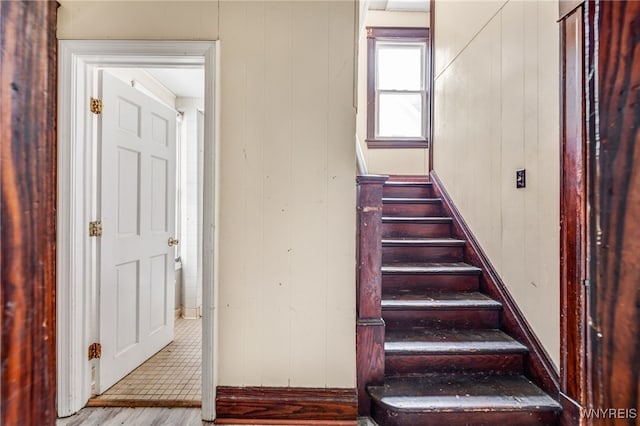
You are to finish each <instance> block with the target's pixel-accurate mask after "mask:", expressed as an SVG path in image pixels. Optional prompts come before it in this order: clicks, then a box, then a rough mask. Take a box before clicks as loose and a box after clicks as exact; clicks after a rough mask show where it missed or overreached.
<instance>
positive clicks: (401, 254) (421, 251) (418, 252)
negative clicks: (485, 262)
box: [382, 246, 464, 264]
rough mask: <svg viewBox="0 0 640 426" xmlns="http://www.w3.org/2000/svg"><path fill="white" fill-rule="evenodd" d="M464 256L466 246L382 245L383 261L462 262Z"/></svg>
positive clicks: (385, 262)
mask: <svg viewBox="0 0 640 426" xmlns="http://www.w3.org/2000/svg"><path fill="white" fill-rule="evenodd" d="M463 258H464V247H462V246H458V247H451V246H444V247H438V246H431V247H429V246H426V247H420V246H414V247H406V246H405V247H393V246H383V247H382V263H383V264H389V263H403V262H461V261H462V260H463Z"/></svg>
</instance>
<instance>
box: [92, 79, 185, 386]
mask: <svg viewBox="0 0 640 426" xmlns="http://www.w3.org/2000/svg"><path fill="white" fill-rule="evenodd" d="M100 81H101V85H100V88H101V92H102V93H101V98H102V100H103V110H102V114H101V115H100V118H99V128H98V135H99V144H100V150H99V151H100V152H101V156H100V170H101V171H100V183H99V185H100V197H99V209H100V211H101V215H100V217H101V221H102V230H103V233H102V237H101V238H100V255H99V258H100V280H99V294H98V301H99V302H98V305H99V334H100V343H101V345H102V357H101V358H100V360H99V364H98V375H97V379H98V380H97V391H98V393H99V394H100V393H102V392H104V391H105V390H107V389H109V388H110V387H111V386H112V385H113V384H115V383H116V382H117V381H118V380H120V379H121V378H122V377H124V376H125V375H127V374H128V373H129V372H130V371H131V370H133V369H134V368H136V367H137V366H139V365H140V364H142V363H143V362H144V361H145V360H147V359H148V358H149V357H150V356H152V355H153V354H155V353H156V352H158V351H159V350H160V349H162V348H163V347H164V346H166V345H167V344H168V343H170V342H171V341H172V340H173V319H174V316H173V305H174V301H173V298H174V294H175V293H174V286H175V280H174V267H173V263H174V259H173V252H174V249H173V247H169V245H168V244H167V243H168V240H169V238H170V237H174V234H173V233H174V226H175V225H174V219H175V218H174V215H175V179H174V175H175V114H174V112H173V111H172V110H171V109H170V108H167V107H166V106H164V105H163V104H161V103H159V102H157V101H156V100H154V99H151V98H149V97H148V96H146V95H144V94H143V93H141V92H139V91H137V90H136V89H134V88H132V87H130V86H128V85H127V84H125V83H124V82H122V81H120V80H118V79H117V78H115V77H114V76H112V75H110V74H109V73H107V72H105V71H102V72H101V75H100Z"/></svg>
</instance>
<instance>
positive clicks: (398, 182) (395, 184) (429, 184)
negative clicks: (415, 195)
mask: <svg viewBox="0 0 640 426" xmlns="http://www.w3.org/2000/svg"><path fill="white" fill-rule="evenodd" d="M384 186H388V187H398V186H410V187H418V188H422V187H429V188H430V187H432V186H433V183H432V182H413V181H401V180H388V181H386V182H385V183H384Z"/></svg>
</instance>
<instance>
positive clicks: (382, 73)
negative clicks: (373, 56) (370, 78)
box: [377, 43, 423, 90]
mask: <svg viewBox="0 0 640 426" xmlns="http://www.w3.org/2000/svg"><path fill="white" fill-rule="evenodd" d="M377 47H378V63H377V67H378V89H382V90H421V89H422V81H423V75H422V51H423V49H422V45H421V44H413V45H411V44H395V45H394V44H384V43H378V44H377Z"/></svg>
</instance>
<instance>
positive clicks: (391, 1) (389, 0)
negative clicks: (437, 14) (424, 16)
mask: <svg viewBox="0 0 640 426" xmlns="http://www.w3.org/2000/svg"><path fill="white" fill-rule="evenodd" d="M430 3H431V2H430V1H429V0H370V1H369V10H388V11H396V12H428V11H429V8H430Z"/></svg>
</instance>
